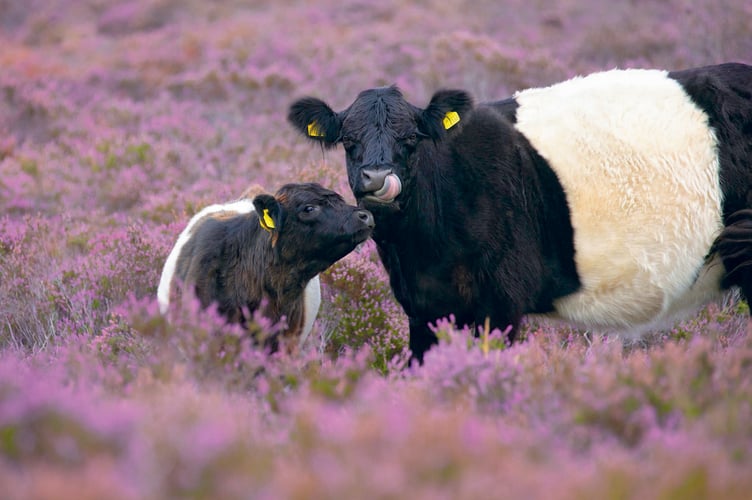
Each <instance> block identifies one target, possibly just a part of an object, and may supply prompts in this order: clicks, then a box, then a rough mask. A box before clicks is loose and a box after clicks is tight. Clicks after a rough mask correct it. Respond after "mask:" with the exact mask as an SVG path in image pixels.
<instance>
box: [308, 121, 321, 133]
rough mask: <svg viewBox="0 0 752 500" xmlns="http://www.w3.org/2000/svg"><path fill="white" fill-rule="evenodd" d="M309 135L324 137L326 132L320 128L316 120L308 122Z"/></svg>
mask: <svg viewBox="0 0 752 500" xmlns="http://www.w3.org/2000/svg"><path fill="white" fill-rule="evenodd" d="M308 135H310V136H311V137H324V133H323V132H322V131H321V130H320V129H319V124H318V123H316V122H315V121H312V122H311V123H309V124H308Z"/></svg>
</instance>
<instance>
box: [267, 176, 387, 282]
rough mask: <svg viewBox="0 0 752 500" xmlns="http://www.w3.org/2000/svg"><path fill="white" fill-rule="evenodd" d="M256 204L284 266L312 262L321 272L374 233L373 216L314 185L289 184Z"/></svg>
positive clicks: (307, 264)
mask: <svg viewBox="0 0 752 500" xmlns="http://www.w3.org/2000/svg"><path fill="white" fill-rule="evenodd" d="M253 205H254V207H255V208H256V212H257V214H258V217H259V221H260V222H261V226H262V227H263V228H264V229H266V230H267V231H269V232H270V233H271V236H272V244H273V246H274V248H275V251H276V256H277V258H278V259H279V261H280V263H282V264H290V265H295V266H300V265H301V264H304V265H306V266H310V267H311V269H313V270H314V272H316V273H318V272H321V271H323V270H324V269H326V268H327V267H329V266H330V265H331V264H333V263H334V262H336V261H337V260H339V259H341V258H342V257H344V256H345V255H347V254H348V253H350V252H351V251H352V250H353V249H354V248H355V247H356V246H357V245H358V244H359V243H361V242H363V241H365V240H366V239H368V238H369V237H370V236H371V231H372V230H373V227H374V221H373V216H372V215H371V213H370V212H368V211H367V210H363V209H359V208H358V207H354V206H352V205H348V204H347V203H345V200H343V199H342V197H341V196H340V195H339V194H337V193H335V192H334V191H330V190H328V189H325V188H324V187H322V186H320V185H318V184H315V183H305V184H287V185H284V186H282V188H280V190H279V191H277V193H276V195H275V196H272V195H269V194H261V195H258V196H256V197H255V198H254V200H253Z"/></svg>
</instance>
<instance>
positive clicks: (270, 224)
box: [259, 208, 274, 233]
mask: <svg viewBox="0 0 752 500" xmlns="http://www.w3.org/2000/svg"><path fill="white" fill-rule="evenodd" d="M259 223H260V224H261V227H263V228H264V229H266V230H267V231H269V232H270V233H271V232H272V229H274V220H273V219H272V217H271V215H269V209H268V208H265V209H264V215H263V216H261V217H260V218H259Z"/></svg>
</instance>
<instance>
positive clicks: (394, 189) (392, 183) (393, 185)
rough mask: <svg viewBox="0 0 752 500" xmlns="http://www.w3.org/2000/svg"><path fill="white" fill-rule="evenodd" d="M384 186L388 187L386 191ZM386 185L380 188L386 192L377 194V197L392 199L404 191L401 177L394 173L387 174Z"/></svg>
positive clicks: (386, 199)
mask: <svg viewBox="0 0 752 500" xmlns="http://www.w3.org/2000/svg"><path fill="white" fill-rule="evenodd" d="M384 187H385V188H386V191H384ZM384 187H382V188H381V189H379V191H384V192H383V193H379V194H378V195H377V198H379V199H380V200H385V201H391V200H393V199H395V198H396V197H397V196H398V195H399V194H400V192H401V191H402V186H401V183H400V181H399V178H398V177H397V176H396V175H394V174H389V175H387V176H386V179H384Z"/></svg>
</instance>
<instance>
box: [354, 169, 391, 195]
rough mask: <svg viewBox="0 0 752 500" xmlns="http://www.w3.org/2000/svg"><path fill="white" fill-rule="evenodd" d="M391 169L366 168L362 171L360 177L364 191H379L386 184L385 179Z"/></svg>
mask: <svg viewBox="0 0 752 500" xmlns="http://www.w3.org/2000/svg"><path fill="white" fill-rule="evenodd" d="M391 173H392V171H391V170H390V169H383V170H382V169H380V170H376V169H370V168H365V169H363V170H361V171H360V179H361V181H362V183H363V191H364V192H366V193H372V192H374V191H378V190H379V189H381V188H382V187H383V186H384V179H386V176H387V175H389V174H391Z"/></svg>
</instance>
